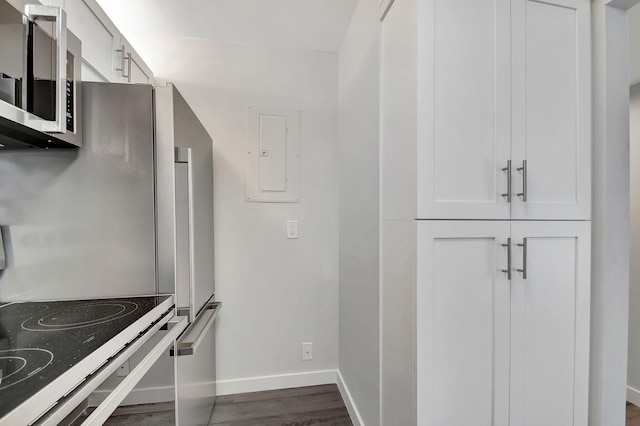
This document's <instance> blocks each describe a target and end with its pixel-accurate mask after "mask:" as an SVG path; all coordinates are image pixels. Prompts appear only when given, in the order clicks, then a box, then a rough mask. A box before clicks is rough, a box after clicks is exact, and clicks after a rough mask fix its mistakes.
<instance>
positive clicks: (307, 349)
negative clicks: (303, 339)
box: [302, 342, 313, 361]
mask: <svg viewBox="0 0 640 426" xmlns="http://www.w3.org/2000/svg"><path fill="white" fill-rule="evenodd" d="M312 359H313V343H311V342H307V343H303V344H302V360H303V361H311V360H312Z"/></svg>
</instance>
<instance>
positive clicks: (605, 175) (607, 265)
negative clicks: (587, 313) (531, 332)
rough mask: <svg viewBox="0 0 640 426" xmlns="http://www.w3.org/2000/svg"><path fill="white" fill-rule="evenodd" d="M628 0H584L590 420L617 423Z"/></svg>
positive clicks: (625, 214) (624, 280) (621, 406)
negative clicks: (589, 147) (588, 87)
mask: <svg viewBox="0 0 640 426" xmlns="http://www.w3.org/2000/svg"><path fill="white" fill-rule="evenodd" d="M634 2H637V0H628V1H616V0H593V1H592V2H591V23H592V27H591V28H592V57H593V74H592V78H593V103H592V105H593V187H592V188H593V194H592V221H591V224H592V233H591V235H592V250H591V256H592V257H591V259H592V262H591V286H592V290H591V357H590V382H589V396H590V398H589V425H591V426H619V425H620V426H621V425H624V422H625V401H624V400H625V396H626V395H625V394H626V389H625V388H626V386H625V385H626V379H627V374H626V372H627V368H626V367H627V362H626V358H627V331H628V309H627V307H628V302H629V181H630V178H629V83H628V79H627V77H628V75H629V74H628V72H629V60H628V50H627V45H628V33H627V15H626V11H625V10H624V8H625V7H628V6H629V5H630V4H632V3H634ZM616 7H621V8H622V9H617V8H616Z"/></svg>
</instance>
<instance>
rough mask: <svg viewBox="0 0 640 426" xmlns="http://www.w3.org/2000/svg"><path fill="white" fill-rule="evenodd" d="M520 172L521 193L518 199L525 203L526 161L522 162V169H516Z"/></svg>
mask: <svg viewBox="0 0 640 426" xmlns="http://www.w3.org/2000/svg"><path fill="white" fill-rule="evenodd" d="M516 170H517V171H519V172H522V192H519V193H518V194H517V195H518V197H522V201H523V202H524V203H526V202H527V160H522V167H518V168H517V169H516Z"/></svg>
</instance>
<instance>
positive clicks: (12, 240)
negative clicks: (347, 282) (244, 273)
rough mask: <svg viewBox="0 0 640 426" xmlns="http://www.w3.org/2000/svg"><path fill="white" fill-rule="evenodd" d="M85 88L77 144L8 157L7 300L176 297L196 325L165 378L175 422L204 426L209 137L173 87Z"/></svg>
mask: <svg viewBox="0 0 640 426" xmlns="http://www.w3.org/2000/svg"><path fill="white" fill-rule="evenodd" d="M82 89H83V90H82V91H83V114H84V118H83V125H84V129H83V131H84V143H83V146H82V147H81V148H78V149H66V150H65V149H62V150H18V151H5V152H2V153H0V229H1V230H2V235H3V240H4V250H5V252H6V263H7V267H6V269H5V270H3V271H1V272H0V301H5V302H6V301H18V300H20V301H25V300H44V299H75V298H93V297H101V298H105V297H118V296H130V295H139V294H152V293H175V294H176V310H177V314H178V315H184V316H188V318H189V321H190V326H189V327H188V328H187V330H186V331H185V332H184V333H183V334H182V336H181V337H180V339H179V340H178V341H177V345H176V347H175V349H174V350H173V351H172V353H171V354H166V357H165V358H166V359H164V361H163V360H160V361H161V362H164V363H165V365H168V364H171V365H172V366H174V367H175V373H174V371H173V369H170V370H168V371H166V372H164V374H165V375H166V376H167V377H163V378H161V379H159V380H160V381H162V382H163V383H169V382H170V383H173V382H175V390H174V392H175V401H176V423H177V424H179V425H199V424H207V422H208V418H209V415H210V413H211V409H212V407H213V404H214V401H215V337H214V328H215V318H216V315H217V312H218V310H219V309H220V306H221V305H220V303H218V302H215V300H214V289H215V284H214V264H213V262H214V253H213V170H212V167H213V166H212V140H211V137H210V136H209V135H208V133H207V131H206V130H205V129H204V127H203V126H202V124H201V123H200V121H199V120H198V118H197V117H196V115H195V114H194V113H193V111H192V110H191V108H190V107H189V105H188V104H187V102H186V101H185V100H184V98H183V97H182V96H181V95H180V93H179V92H178V91H177V90H176V88H175V86H173V85H172V84H167V85H166V87H152V86H150V85H129V84H113V83H83V88H82ZM157 370H158V369H156V371H155V373H154V374H163V373H162V372H160V373H159V372H158V371H157ZM160 370H162V369H160ZM174 377H175V380H174Z"/></svg>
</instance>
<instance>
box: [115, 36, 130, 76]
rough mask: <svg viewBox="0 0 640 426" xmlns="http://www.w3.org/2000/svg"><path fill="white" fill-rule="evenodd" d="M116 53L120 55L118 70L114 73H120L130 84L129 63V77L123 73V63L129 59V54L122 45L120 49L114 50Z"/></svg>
mask: <svg viewBox="0 0 640 426" xmlns="http://www.w3.org/2000/svg"><path fill="white" fill-rule="evenodd" d="M116 52H120V53H121V54H122V55H121V56H120V68H116V71H120V73H121V74H122V77H124V78H127V79H128V80H129V82H131V63H129V75H127V74H125V73H124V63H125V61H126V60H127V58H131V53H127V48H126V47H125V45H124V44H123V45H122V46H121V47H120V49H116Z"/></svg>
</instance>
